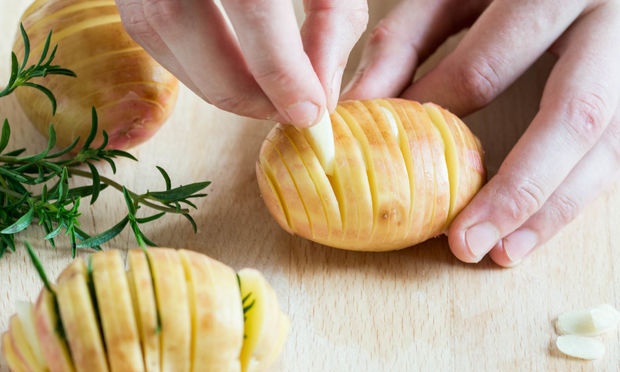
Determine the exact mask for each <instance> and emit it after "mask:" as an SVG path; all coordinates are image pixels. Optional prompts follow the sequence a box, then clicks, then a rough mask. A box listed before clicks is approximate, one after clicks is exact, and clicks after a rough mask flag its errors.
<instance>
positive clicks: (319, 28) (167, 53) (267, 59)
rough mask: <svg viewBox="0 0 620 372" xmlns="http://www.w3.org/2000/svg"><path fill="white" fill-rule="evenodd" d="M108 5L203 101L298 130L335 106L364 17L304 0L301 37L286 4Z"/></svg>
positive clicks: (363, 7)
mask: <svg viewBox="0 0 620 372" xmlns="http://www.w3.org/2000/svg"><path fill="white" fill-rule="evenodd" d="M116 2H117V5H118V8H119V11H120V14H121V18H122V20H123V24H124V25H125V28H126V29H127V31H128V33H129V34H130V35H131V36H132V37H133V38H134V39H135V40H136V41H137V42H138V43H139V44H141V45H142V46H143V47H144V48H145V49H146V50H147V51H148V52H149V53H150V54H151V55H152V56H153V57H154V58H155V59H156V60H158V61H159V62H160V63H161V64H162V65H163V66H164V67H166V68H167V69H169V70H170V71H171V72H172V73H173V74H174V75H176V76H177V77H178V78H179V80H181V81H182V82H183V83H184V84H185V85H186V86H187V87H189V88H190V89H192V90H193V91H194V92H195V93H197V94H198V95H199V96H200V97H202V98H203V99H205V100H206V101H207V102H210V103H212V104H213V105H215V106H217V107H219V108H221V109H224V110H227V111H231V112H234V113H237V114H240V115H244V116H250V117H254V118H259V119H267V118H269V119H273V120H277V121H283V122H287V123H291V124H294V125H297V126H300V127H306V126H309V125H311V124H314V123H316V121H317V120H319V119H320V117H321V115H322V113H323V111H324V110H325V109H326V108H327V109H329V110H331V109H333V108H334V107H335V105H336V102H337V100H338V95H339V92H340V83H341V77H342V72H343V70H344V67H345V64H346V61H347V58H348V55H349V52H350V51H351V49H352V48H353V45H354V44H355V42H356V41H357V39H358V38H359V35H360V34H361V33H362V32H363V30H364V28H365V27H366V23H367V19H368V10H367V8H368V7H367V4H366V2H365V1H363V0H355V1H347V2H343V1H327V0H322V1H321V0H308V1H305V2H304V4H305V11H306V19H305V22H304V24H303V27H302V29H301V31H300V30H299V28H298V25H297V22H296V18H295V12H294V9H293V6H292V3H291V1H289V0H271V1H239V0H238V1H235V0H222V1H221V3H222V4H221V5H222V6H221V7H219V6H218V5H216V4H215V2H214V1H197V0H196V1H177V0H158V1H150V0H117V1H116ZM227 18H228V20H230V23H228V21H227Z"/></svg>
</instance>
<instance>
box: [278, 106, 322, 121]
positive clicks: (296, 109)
mask: <svg viewBox="0 0 620 372" xmlns="http://www.w3.org/2000/svg"><path fill="white" fill-rule="evenodd" d="M320 111H321V108H320V107H319V105H317V104H315V103H312V102H310V101H302V102H297V103H294V104H292V105H290V106H289V107H287V108H286V115H287V116H288V119H289V120H290V123H291V124H294V125H297V126H303V127H309V126H311V125H312V124H314V123H316V121H317V120H318V119H319V112H320Z"/></svg>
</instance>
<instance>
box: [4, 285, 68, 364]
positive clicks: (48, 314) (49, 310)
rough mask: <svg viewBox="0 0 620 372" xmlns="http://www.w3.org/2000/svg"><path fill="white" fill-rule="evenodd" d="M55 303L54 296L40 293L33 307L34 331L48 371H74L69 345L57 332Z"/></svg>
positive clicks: (57, 321)
mask: <svg viewBox="0 0 620 372" xmlns="http://www.w3.org/2000/svg"><path fill="white" fill-rule="evenodd" d="M55 301H56V299H55V297H54V295H52V294H51V293H50V292H49V291H48V290H46V289H44V290H43V291H41V293H40V294H39V297H38V298H37V301H36V303H35V305H34V322H35V324H34V326H35V330H36V332H37V337H38V339H39V344H40V345H41V351H42V353H43V357H44V358H45V362H46V364H47V367H48V368H49V370H50V371H52V372H55V371H58V372H63V371H75V366H74V364H73V360H72V359H71V355H70V353H69V345H68V343H67V341H66V339H65V336H64V334H61V333H60V332H61V331H60V330H59V326H62V323H61V320H60V316H59V314H58V313H57V311H56V305H55ZM63 328H64V327H63ZM63 332H64V331H63ZM9 366H10V364H9Z"/></svg>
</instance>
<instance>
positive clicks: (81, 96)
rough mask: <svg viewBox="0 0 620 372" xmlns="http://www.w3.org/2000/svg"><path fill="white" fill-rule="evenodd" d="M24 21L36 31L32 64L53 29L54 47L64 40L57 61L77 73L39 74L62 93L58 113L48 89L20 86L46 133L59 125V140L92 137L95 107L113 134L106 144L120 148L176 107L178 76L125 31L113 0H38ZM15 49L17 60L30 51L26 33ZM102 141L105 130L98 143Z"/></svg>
mask: <svg viewBox="0 0 620 372" xmlns="http://www.w3.org/2000/svg"><path fill="white" fill-rule="evenodd" d="M21 22H22V24H23V26H24V28H25V30H26V32H27V33H28V36H29V38H30V44H31V52H30V56H31V58H30V63H34V62H35V61H36V60H37V58H38V57H39V55H40V53H41V50H42V47H43V44H44V42H45V38H46V37H47V35H48V33H49V32H50V30H53V34H52V40H51V46H52V47H53V46H54V45H58V51H57V53H56V56H55V58H54V62H53V64H54V65H59V66H61V67H64V68H68V69H70V70H73V71H74V72H75V73H76V74H77V78H72V77H67V76H57V75H48V76H47V77H45V78H38V79H35V82H37V83H41V84H42V85H44V86H45V87H47V88H48V89H49V90H51V91H52V92H53V94H54V95H55V97H56V100H57V102H58V108H57V111H56V115H54V116H52V107H51V105H50V102H49V100H48V98H47V97H46V96H45V95H44V94H43V93H41V92H39V91H38V90H36V89H33V88H29V87H22V88H19V89H17V90H16V91H15V93H16V96H17V99H18V102H19V103H20V106H21V107H22V109H23V111H24V113H25V114H26V116H27V117H28V118H29V120H30V121H31V122H32V123H33V125H34V126H35V127H36V128H37V129H38V130H39V131H40V132H41V133H42V134H43V135H45V136H47V135H48V130H49V125H50V124H53V125H54V129H55V130H56V134H57V145H58V146H59V147H64V146H67V145H69V144H70V143H71V142H73V141H74V140H75V139H76V138H77V137H79V138H81V139H82V140H84V139H85V138H86V137H87V136H88V133H89V131H90V129H91V109H92V108H93V107H94V108H95V109H96V110H97V114H98V119H99V130H100V131H101V130H105V131H106V132H107V134H108V136H109V142H108V146H107V147H108V148H115V149H129V148H131V147H134V146H136V145H138V144H140V143H142V142H144V141H146V140H147V139H149V138H150V137H152V136H153V135H154V134H155V133H156V132H157V130H158V129H159V128H160V127H161V126H162V125H163V124H164V122H165V121H166V119H167V118H168V116H169V115H170V113H171V112H172V109H173V108H174V105H175V103H176V99H177V95H178V81H177V79H176V78H175V77H174V76H173V75H172V74H170V73H169V72H168V71H167V70H165V69H164V68H163V67H162V66H160V65H159V64H158V63H157V62H155V60H153V59H152V58H151V57H150V56H149V55H148V54H147V53H146V51H144V50H143V49H142V48H141V47H140V46H139V45H138V44H137V43H135V42H134V41H133V39H131V37H130V36H129V35H128V34H127V33H126V32H125V30H124V28H123V25H122V24H121V20H120V15H119V13H118V10H117V8H116V4H115V2H114V1H113V0H110V1H109V2H89V1H87V0H51V1H50V0H37V1H35V2H34V3H33V4H32V5H30V7H29V8H28V9H27V10H26V11H25V12H24V14H23V15H22V18H21ZM13 50H14V51H15V53H16V55H17V56H18V59H19V58H21V57H22V56H23V54H24V44H23V41H22V38H21V35H19V34H18V36H17V38H16V40H15V43H14V47H13ZM101 142H102V136H101V135H100V134H99V135H98V137H97V139H96V140H95V141H94V143H93V145H94V146H97V145H99V144H100V143H101Z"/></svg>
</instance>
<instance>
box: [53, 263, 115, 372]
mask: <svg viewBox="0 0 620 372" xmlns="http://www.w3.org/2000/svg"><path fill="white" fill-rule="evenodd" d="M56 296H57V299H58V305H59V308H60V317H61V319H62V322H63V325H64V328H65V332H66V339H67V341H68V344H69V349H70V350H71V356H72V358H73V362H74V365H75V368H76V369H78V370H79V369H83V368H88V369H89V370H90V371H91V372H95V371H107V370H108V362H107V358H106V356H105V352H104V348H103V345H104V341H103V340H102V338H101V331H100V328H99V323H98V321H97V316H96V314H95V305H94V303H93V300H92V296H91V294H90V289H89V282H88V272H87V268H86V264H85V263H84V261H83V260H81V259H77V260H75V261H73V263H72V264H71V265H70V266H68V267H67V268H66V269H65V270H64V271H63V272H62V273H61V274H60V276H59V278H58V285H57V288H56Z"/></svg>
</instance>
